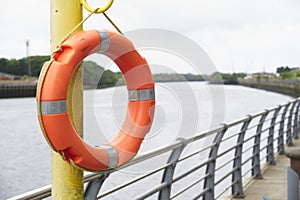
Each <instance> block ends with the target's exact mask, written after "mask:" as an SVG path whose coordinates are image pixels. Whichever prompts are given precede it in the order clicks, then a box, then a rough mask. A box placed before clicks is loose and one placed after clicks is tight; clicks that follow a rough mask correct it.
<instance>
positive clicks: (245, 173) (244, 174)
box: [242, 166, 254, 177]
mask: <svg viewBox="0 0 300 200" xmlns="http://www.w3.org/2000/svg"><path fill="white" fill-rule="evenodd" d="M253 168H254V166H252V167H251V168H250V169H248V170H247V171H245V172H244V173H243V174H242V177H245V176H246V175H247V174H249V173H250V172H251V171H252V169H253Z"/></svg>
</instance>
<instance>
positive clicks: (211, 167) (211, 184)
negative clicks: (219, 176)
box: [203, 124, 227, 200]
mask: <svg viewBox="0 0 300 200" xmlns="http://www.w3.org/2000/svg"><path fill="white" fill-rule="evenodd" d="M226 131H227V125H226V124H223V129H222V130H221V131H220V132H218V133H217V135H216V136H215V138H214V141H213V143H214V145H213V146H212V147H211V149H210V152H209V157H208V160H211V162H209V163H208V164H207V166H206V174H209V176H207V177H206V178H205V180H204V186H203V187H204V188H203V189H204V190H205V189H206V188H209V191H208V192H207V193H205V195H204V197H203V199H205V200H213V199H215V190H214V188H215V169H216V159H217V156H218V150H219V146H220V143H221V141H222V138H223V136H224V134H225V132H226Z"/></svg>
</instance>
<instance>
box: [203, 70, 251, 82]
mask: <svg viewBox="0 0 300 200" xmlns="http://www.w3.org/2000/svg"><path fill="white" fill-rule="evenodd" d="M245 76H247V74H246V73H232V74H230V73H221V72H215V73H213V74H212V75H211V77H210V81H209V82H210V83H212V84H231V85H237V84H238V79H239V78H244V77H245Z"/></svg>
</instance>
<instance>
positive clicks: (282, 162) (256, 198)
mask: <svg viewBox="0 0 300 200" xmlns="http://www.w3.org/2000/svg"><path fill="white" fill-rule="evenodd" d="M295 147H296V148H297V147H300V139H298V140H294V146H292V147H286V150H287V149H291V148H295ZM288 166H290V159H289V158H287V157H286V156H285V155H277V157H276V165H271V166H265V167H264V169H263V171H262V173H263V179H256V180H251V181H250V182H249V184H248V185H247V186H246V187H245V190H244V193H245V198H244V199H245V200H260V199H262V196H263V195H264V194H265V195H268V197H269V198H270V199H271V200H286V199H287V167H288ZM234 199H236V198H234Z"/></svg>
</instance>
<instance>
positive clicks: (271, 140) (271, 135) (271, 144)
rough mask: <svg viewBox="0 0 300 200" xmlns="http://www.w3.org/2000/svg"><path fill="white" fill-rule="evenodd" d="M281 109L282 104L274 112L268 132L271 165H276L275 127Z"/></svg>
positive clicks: (268, 153) (268, 158)
mask: <svg viewBox="0 0 300 200" xmlns="http://www.w3.org/2000/svg"><path fill="white" fill-rule="evenodd" d="M280 109H281V106H278V107H277V108H276V110H275V111H274V113H273V117H272V119H271V123H270V129H269V134H268V144H267V158H266V159H267V163H268V164H269V165H275V164H276V162H275V158H274V129H275V124H276V119H277V116H278V113H279V111H280Z"/></svg>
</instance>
